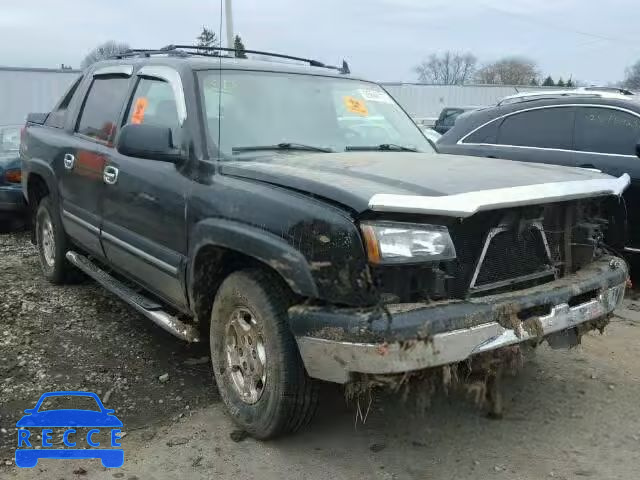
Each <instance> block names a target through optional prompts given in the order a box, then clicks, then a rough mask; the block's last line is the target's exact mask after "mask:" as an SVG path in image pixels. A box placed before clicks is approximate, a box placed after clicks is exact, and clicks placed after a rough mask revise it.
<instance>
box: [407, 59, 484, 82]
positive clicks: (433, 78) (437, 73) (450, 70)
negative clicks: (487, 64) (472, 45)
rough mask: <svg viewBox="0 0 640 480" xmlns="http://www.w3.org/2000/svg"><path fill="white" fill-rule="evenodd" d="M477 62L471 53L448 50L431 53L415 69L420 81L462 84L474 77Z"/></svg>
mask: <svg viewBox="0 0 640 480" xmlns="http://www.w3.org/2000/svg"><path fill="white" fill-rule="evenodd" d="M477 62H478V59H477V58H476V57H475V56H474V55H472V54H471V53H456V52H451V51H447V52H445V53H443V54H442V55H436V54H431V55H430V56H429V58H428V59H427V60H424V61H423V62H422V63H421V64H420V65H418V66H416V67H415V69H414V70H415V72H416V73H417V74H418V81H419V82H420V83H435V84H439V85H462V84H464V83H467V82H469V81H470V80H471V79H472V78H473V73H474V71H475V68H476V63H477Z"/></svg>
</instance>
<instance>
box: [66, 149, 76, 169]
mask: <svg viewBox="0 0 640 480" xmlns="http://www.w3.org/2000/svg"><path fill="white" fill-rule="evenodd" d="M75 164H76V157H74V156H73V155H71V154H70V153H65V154H64V168H66V169H67V170H73V167H74V165H75Z"/></svg>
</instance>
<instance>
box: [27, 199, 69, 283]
mask: <svg viewBox="0 0 640 480" xmlns="http://www.w3.org/2000/svg"><path fill="white" fill-rule="evenodd" d="M35 233H36V235H35V236H36V245H37V247H38V253H39V256H40V266H41V267H42V273H44V276H45V277H46V278H47V280H49V281H50V282H51V283H54V284H61V283H65V282H67V281H69V280H71V279H72V278H73V277H74V276H75V275H77V270H76V269H75V268H74V267H73V266H72V265H71V264H70V263H69V262H68V261H67V259H66V257H65V255H66V254H67V250H68V242H67V236H66V234H65V232H64V228H63V227H62V222H61V221H60V217H59V216H58V215H57V211H56V210H55V209H54V208H53V204H52V202H51V198H50V197H44V198H43V199H42V200H40V203H39V204H38V210H37V212H36V222H35Z"/></svg>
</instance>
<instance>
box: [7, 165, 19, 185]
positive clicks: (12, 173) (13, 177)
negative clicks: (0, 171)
mask: <svg viewBox="0 0 640 480" xmlns="http://www.w3.org/2000/svg"><path fill="white" fill-rule="evenodd" d="M4 178H5V180H6V181H7V182H9V183H20V182H21V181H22V171H21V170H20V169H18V168H16V169H13V170H7V171H6V172H5V174H4Z"/></svg>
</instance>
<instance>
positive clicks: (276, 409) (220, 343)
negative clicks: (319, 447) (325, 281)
mask: <svg viewBox="0 0 640 480" xmlns="http://www.w3.org/2000/svg"><path fill="white" fill-rule="evenodd" d="M289 298H290V294H289V292H288V290H287V289H286V287H285V286H284V285H283V284H282V282H281V280H280V279H279V278H276V277H275V276H274V275H271V274H269V273H267V272H264V271H261V270H246V271H240V272H236V273H233V274H231V275H230V276H229V277H227V279H226V280H225V281H224V282H223V283H222V285H221V286H220V289H219V290H218V293H217V295H216V298H215V300H214V303H213V309H212V312H211V333H210V336H211V338H210V340H211V341H210V346H211V358H212V361H213V371H214V375H215V379H216V382H217V384H218V390H219V391H220V396H221V397H222V400H223V401H224V403H225V404H226V406H227V409H228V410H229V413H230V414H231V416H232V418H233V420H234V421H235V422H236V423H237V424H238V425H240V426H241V427H242V428H243V429H244V430H245V431H247V432H248V433H249V434H250V435H251V436H253V437H255V438H258V439H262V440H266V439H270V438H274V437H277V436H279V435H282V434H286V433H290V432H294V431H296V430H298V429H299V428H300V427H302V426H303V425H305V424H306V423H308V422H309V421H310V420H311V418H312V417H313V414H314V413H315V409H316V406H317V403H318V385H317V382H316V381H314V380H312V379H310V378H309V377H308V376H307V374H306V371H305V369H304V365H303V364H302V360H301V358H300V354H299V352H298V346H297V343H296V341H295V339H294V338H293V335H292V334H291V331H290V330H289V325H288V315H287V308H288V307H289V301H288V300H289Z"/></svg>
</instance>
